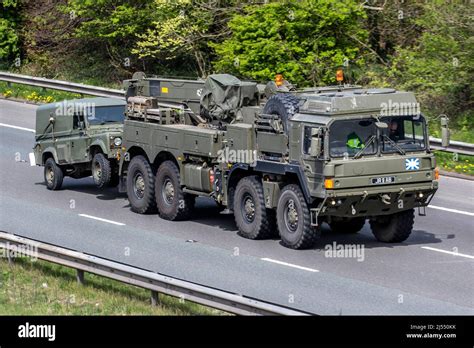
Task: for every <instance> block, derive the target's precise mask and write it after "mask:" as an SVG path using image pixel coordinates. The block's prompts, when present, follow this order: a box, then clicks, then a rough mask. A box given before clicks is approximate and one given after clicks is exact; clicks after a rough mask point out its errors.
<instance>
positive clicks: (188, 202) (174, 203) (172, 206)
mask: <svg viewBox="0 0 474 348" xmlns="http://www.w3.org/2000/svg"><path fill="white" fill-rule="evenodd" d="M155 190H156V191H155V197H156V205H157V207H158V214H160V216H161V217H162V218H163V219H166V220H185V219H187V218H188V217H189V216H190V215H191V212H192V209H193V208H194V200H195V196H193V195H190V194H187V193H184V192H183V188H182V187H181V180H180V176H179V169H178V167H177V166H176V164H175V163H174V162H172V161H165V162H163V163H161V165H160V167H159V168H158V171H157V172H156V184H155Z"/></svg>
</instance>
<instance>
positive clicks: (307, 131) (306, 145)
mask: <svg viewBox="0 0 474 348" xmlns="http://www.w3.org/2000/svg"><path fill="white" fill-rule="evenodd" d="M311 129H312V127H307V126H306V127H304V132H303V153H304V154H305V155H309V150H310V148H311Z"/></svg>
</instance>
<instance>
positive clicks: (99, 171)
mask: <svg viewBox="0 0 474 348" xmlns="http://www.w3.org/2000/svg"><path fill="white" fill-rule="evenodd" d="M111 176H112V167H111V165H110V161H109V160H108V159H107V158H106V157H105V156H104V154H103V153H96V154H95V155H94V158H93V159H92V177H93V178H94V182H95V184H96V185H97V187H98V188H103V187H104V186H106V185H108V184H109V182H110V177H111Z"/></svg>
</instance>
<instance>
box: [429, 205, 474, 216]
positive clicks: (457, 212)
mask: <svg viewBox="0 0 474 348" xmlns="http://www.w3.org/2000/svg"><path fill="white" fill-rule="evenodd" d="M428 208H433V209H438V210H444V211H449V212H450V213H456V214H463V215H468V216H474V213H470V212H468V211H462V210H456V209H450V208H444V207H438V206H436V205H429V206H428Z"/></svg>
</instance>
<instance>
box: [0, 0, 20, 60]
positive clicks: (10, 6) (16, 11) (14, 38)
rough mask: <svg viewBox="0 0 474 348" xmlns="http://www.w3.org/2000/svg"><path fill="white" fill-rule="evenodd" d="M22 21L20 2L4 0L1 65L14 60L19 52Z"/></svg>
mask: <svg viewBox="0 0 474 348" xmlns="http://www.w3.org/2000/svg"><path fill="white" fill-rule="evenodd" d="M20 21H21V16H20V5H19V3H18V1H17V0H2V2H0V63H1V62H4V61H7V60H12V59H14V58H15V57H16V55H17V54H18V52H19V35H18V24H19V23H20ZM0 67H2V66H1V65H0Z"/></svg>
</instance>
